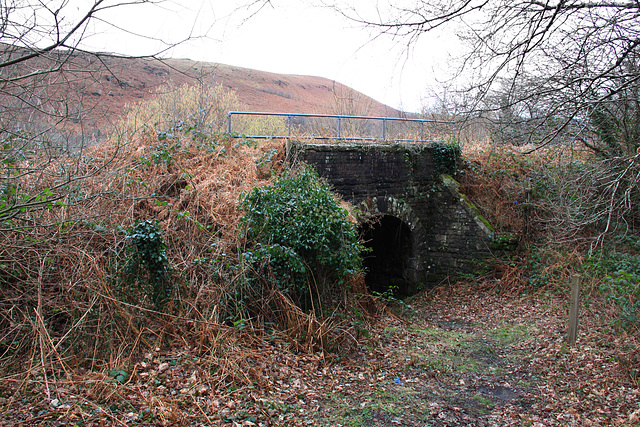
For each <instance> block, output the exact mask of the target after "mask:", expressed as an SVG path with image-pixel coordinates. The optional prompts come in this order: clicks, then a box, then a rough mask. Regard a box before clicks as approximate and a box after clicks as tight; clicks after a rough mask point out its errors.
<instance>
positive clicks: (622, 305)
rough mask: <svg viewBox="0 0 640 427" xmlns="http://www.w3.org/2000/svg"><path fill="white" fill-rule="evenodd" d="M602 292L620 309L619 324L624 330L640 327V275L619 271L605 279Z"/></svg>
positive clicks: (601, 288)
mask: <svg viewBox="0 0 640 427" xmlns="http://www.w3.org/2000/svg"><path fill="white" fill-rule="evenodd" d="M600 290H601V292H603V293H606V294H607V301H608V302H612V303H614V304H615V305H617V306H618V308H619V309H620V314H619V316H618V319H617V323H618V324H619V325H620V326H621V327H622V328H623V329H636V328H638V327H639V326H640V274H637V273H628V272H626V271H625V270H618V271H616V272H614V273H612V274H610V275H608V276H607V277H605V278H604V283H603V284H602V286H601V287H600Z"/></svg>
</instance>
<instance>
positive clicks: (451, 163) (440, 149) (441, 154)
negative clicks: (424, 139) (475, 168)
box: [430, 140, 462, 175]
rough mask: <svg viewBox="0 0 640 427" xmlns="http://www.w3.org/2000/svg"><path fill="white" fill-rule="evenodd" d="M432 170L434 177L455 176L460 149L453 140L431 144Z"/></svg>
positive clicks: (458, 144)
mask: <svg viewBox="0 0 640 427" xmlns="http://www.w3.org/2000/svg"><path fill="white" fill-rule="evenodd" d="M430 147H431V152H432V155H433V168H434V173H435V174H436V175H442V174H446V175H455V174H456V172H457V170H458V165H459V163H460V159H461V157H462V147H461V145H460V143H458V142H457V141H455V140H452V141H450V142H443V141H439V142H432V143H431V144H430Z"/></svg>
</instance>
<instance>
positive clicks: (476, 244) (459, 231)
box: [287, 141, 493, 296]
mask: <svg viewBox="0 0 640 427" xmlns="http://www.w3.org/2000/svg"><path fill="white" fill-rule="evenodd" d="M287 156H288V159H289V161H296V160H298V161H303V162H305V163H307V164H309V165H311V166H313V167H314V168H315V169H316V170H317V171H318V174H319V175H320V176H321V177H323V178H325V179H326V180H327V181H328V182H329V184H330V185H331V186H332V187H333V189H334V190H335V191H336V192H337V193H339V194H341V195H342V197H343V198H344V199H345V200H346V201H348V202H350V203H351V204H353V205H354V206H355V207H356V208H357V210H358V211H359V213H358V215H359V218H358V220H359V227H360V233H361V236H362V237H363V239H364V241H365V242H366V243H365V244H366V245H367V246H368V247H369V248H371V252H370V253H368V254H367V255H366V258H365V267H366V268H367V277H366V281H367V285H368V286H369V288H370V289H371V290H374V291H378V292H384V291H386V290H388V289H395V290H396V295H400V296H406V295H410V294H413V293H415V292H416V291H417V290H419V289H420V288H421V287H423V286H426V285H430V284H434V283H437V282H438V281H440V280H442V279H443V278H444V277H446V276H447V275H450V274H451V275H456V274H459V273H463V272H469V271H471V270H473V269H474V267H477V265H478V264H477V263H478V261H480V260H482V258H485V257H487V256H488V255H490V249H489V244H490V243H491V241H492V237H493V236H492V234H493V233H492V231H491V229H490V226H489V225H488V224H487V223H486V221H484V220H483V219H482V218H481V217H480V216H479V214H478V213H477V211H476V209H475V208H474V207H473V206H472V205H470V204H469V203H467V202H466V201H465V198H464V196H463V195H461V194H460V193H459V191H458V184H457V183H456V181H454V180H453V179H452V178H450V177H448V176H446V175H439V174H437V173H436V167H435V165H434V155H433V148H432V146H430V145H429V144H415V143H412V144H402V143H377V144H376V143H344V142H342V143H333V144H331V143H301V142H295V141H290V142H289V143H288V146H287Z"/></svg>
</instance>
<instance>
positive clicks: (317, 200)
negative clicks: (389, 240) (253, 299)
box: [242, 168, 363, 310]
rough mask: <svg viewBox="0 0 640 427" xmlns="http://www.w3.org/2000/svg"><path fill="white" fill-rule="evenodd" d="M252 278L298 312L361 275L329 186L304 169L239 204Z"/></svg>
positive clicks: (353, 240) (352, 238) (349, 229)
mask: <svg viewBox="0 0 640 427" xmlns="http://www.w3.org/2000/svg"><path fill="white" fill-rule="evenodd" d="M242 207H243V208H244V210H245V215H244V217H243V218H242V225H243V226H244V227H245V230H246V237H247V240H248V242H249V244H252V245H253V246H252V247H251V249H250V250H247V251H245V252H244V253H243V254H242V257H243V260H244V261H245V262H246V263H248V264H249V265H251V266H252V267H253V269H254V271H255V276H254V278H253V280H254V282H257V280H258V278H265V277H269V278H271V279H272V283H273V284H275V285H276V286H277V287H278V288H279V289H280V290H282V291H283V292H285V293H286V294H287V295H289V296H290V297H291V298H292V300H294V301H296V302H297V303H298V304H299V305H300V306H301V307H302V308H303V309H305V310H306V309H309V308H310V306H311V302H312V298H315V297H318V296H320V294H322V292H323V291H325V290H327V289H328V287H329V286H330V285H332V284H339V283H341V282H343V281H344V280H345V279H347V278H349V277H350V276H352V275H353V274H355V273H357V272H358V271H359V270H360V269H361V265H362V260H361V258H360V253H361V252H362V251H363V247H362V245H360V244H359V243H358V238H357V232H356V229H355V226H354V225H353V224H352V223H350V222H349V221H348V220H347V211H346V210H345V209H343V208H341V207H340V205H339V204H338V202H337V201H336V199H335V198H334V196H333V194H332V193H331V191H330V190H329V186H328V185H327V184H325V183H323V182H321V181H320V180H319V178H318V175H317V173H316V172H315V171H313V170H312V169H310V168H307V169H304V170H301V171H299V172H298V173H297V174H289V175H285V176H282V177H280V178H279V179H277V180H276V181H275V183H274V184H273V185H271V186H267V187H262V188H255V189H254V190H253V191H252V192H251V193H249V194H248V195H247V196H246V197H244V199H243V200H242Z"/></svg>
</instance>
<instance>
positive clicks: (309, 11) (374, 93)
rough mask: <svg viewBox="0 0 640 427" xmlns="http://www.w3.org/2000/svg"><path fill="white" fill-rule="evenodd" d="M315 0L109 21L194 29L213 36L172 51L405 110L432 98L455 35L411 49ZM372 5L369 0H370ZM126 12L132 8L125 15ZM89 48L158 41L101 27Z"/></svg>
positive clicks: (206, 5) (221, 5)
mask: <svg viewBox="0 0 640 427" xmlns="http://www.w3.org/2000/svg"><path fill="white" fill-rule="evenodd" d="M312 1H313V0H297V1H296V0H272V1H271V4H272V5H273V6H269V5H267V6H265V7H264V8H262V9H261V10H260V11H259V12H258V13H256V14H255V15H253V16H251V17H250V18H249V19H247V20H245V19H246V18H247V16H248V15H251V11H249V10H247V9H246V8H244V9H240V10H235V11H234V8H236V7H237V5H238V4H239V3H243V2H244V0H240V1H233V0H224V1H218V0H182V1H179V2H178V1H177V0H176V1H175V2H169V3H163V5H162V7H154V6H149V5H144V6H133V7H126V8H124V7H123V8H119V9H114V10H113V15H111V16H109V15H103V17H104V18H105V20H106V21H109V22H112V23H113V22H116V23H117V24H118V25H119V26H122V27H124V28H127V29H130V30H132V31H135V32H138V33H140V34H144V35H146V36H150V37H154V38H162V39H164V40H167V41H170V42H174V41H177V40H181V39H183V38H186V37H187V36H188V35H189V34H190V33H193V34H195V35H201V34H205V33H206V34H208V36H207V37H206V38H200V39H197V40H193V41H190V42H187V43H184V44H182V45H180V46H179V47H177V48H176V49H174V50H173V51H171V52H169V53H168V54H167V56H170V57H174V58H188V59H192V60H201V61H211V62H219V63H223V64H229V65H236V66H241V67H247V68H254V69H258V70H263V71H271V72H276V73H285V74H303V75H314V76H321V77H326V78H329V79H332V80H336V81H338V82H340V83H344V84H346V85H348V86H351V87H353V88H354V89H356V90H358V91H361V92H363V93H365V94H366V95H369V96H371V97H373V98H375V99H376V100H378V101H381V102H384V103H386V104H388V105H391V106H392V107H395V108H401V109H404V110H405V111H416V112H417V111H420V110H421V108H422V106H423V105H425V104H426V103H428V102H429V98H431V97H432V93H433V88H435V87H436V86H437V79H436V77H435V76H436V75H439V76H442V77H444V76H445V72H444V71H443V70H446V62H447V55H446V51H445V48H446V46H449V45H450V42H451V41H452V40H450V39H452V38H453V37H441V38H438V37H435V36H430V37H429V39H427V37H426V36H425V37H423V38H422V39H421V40H420V41H419V42H418V43H417V44H416V45H414V46H413V48H412V49H411V50H410V51H407V49H406V40H392V39H391V38H389V37H377V38H376V37H375V36H376V33H374V32H372V30H369V29H366V28H363V27H362V26H360V25H359V24H356V23H354V22H352V21H349V20H347V19H346V18H343V17H341V16H340V15H339V14H337V13H336V12H335V11H332V10H329V9H327V8H323V7H318V6H313V5H311V4H310V2H312ZM365 3H367V4H368V5H371V2H370V0H368V1H366V2H365ZM354 4H356V5H357V0H356V1H354ZM125 11H128V13H123V12H125ZM93 30H94V31H97V34H96V35H95V36H92V37H90V38H88V39H86V42H87V44H85V46H87V47H88V48H91V49H95V50H99V51H106V52H114V53H120V54H129V55H137V54H148V53H150V52H154V51H156V50H157V49H158V47H157V46H158V45H157V42H153V41H151V40H147V42H145V41H144V39H141V38H133V37H131V35H125V34H122V33H120V34H118V32H117V31H114V29H113V28H111V29H104V28H103V27H99V26H96V27H95V28H93Z"/></svg>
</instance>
